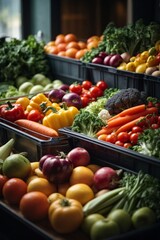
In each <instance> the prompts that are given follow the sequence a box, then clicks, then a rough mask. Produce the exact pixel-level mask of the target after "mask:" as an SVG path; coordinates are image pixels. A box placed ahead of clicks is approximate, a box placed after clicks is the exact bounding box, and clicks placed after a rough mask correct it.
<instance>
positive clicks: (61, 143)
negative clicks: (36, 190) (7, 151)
mask: <svg viewBox="0 0 160 240" xmlns="http://www.w3.org/2000/svg"><path fill="white" fill-rule="evenodd" d="M0 131H1V134H0V145H3V144H5V143H6V142H7V141H9V140H10V139H11V138H13V139H15V144H14V148H13V151H14V152H18V153H20V152H27V158H28V159H29V160H30V161H31V162H34V161H39V159H40V158H41V157H42V156H43V155H45V154H48V153H51V154H57V153H58V152H59V151H69V150H70V149H71V148H70V143H69V139H68V137H66V136H63V135H62V134H61V136H59V137H55V138H51V137H47V136H44V135H41V134H37V133H35V132H33V131H31V130H27V129H25V128H23V127H19V126H17V125H16V124H14V123H11V122H9V121H6V120H4V119H0Z"/></svg>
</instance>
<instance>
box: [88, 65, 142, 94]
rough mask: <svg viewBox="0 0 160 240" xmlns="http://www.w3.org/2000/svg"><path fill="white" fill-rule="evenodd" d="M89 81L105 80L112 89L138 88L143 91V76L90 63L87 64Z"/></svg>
mask: <svg viewBox="0 0 160 240" xmlns="http://www.w3.org/2000/svg"><path fill="white" fill-rule="evenodd" d="M86 68H87V71H88V75H89V79H91V80H92V81H93V83H97V82H98V81H99V80H104V81H105V82H106V83H107V84H108V86H109V87H110V88H119V89H123V88H137V89H138V90H140V91H142V90H143V74H140V73H133V72H129V71H122V70H118V69H116V68H113V67H109V66H104V65H99V64H93V63H88V64H86Z"/></svg>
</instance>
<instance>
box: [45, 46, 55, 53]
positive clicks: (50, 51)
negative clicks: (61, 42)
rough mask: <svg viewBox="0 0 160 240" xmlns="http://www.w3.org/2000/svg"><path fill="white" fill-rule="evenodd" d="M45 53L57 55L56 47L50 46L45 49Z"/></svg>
mask: <svg viewBox="0 0 160 240" xmlns="http://www.w3.org/2000/svg"><path fill="white" fill-rule="evenodd" d="M47 53H50V54H57V53H58V48H57V46H51V47H49V48H48V49H47Z"/></svg>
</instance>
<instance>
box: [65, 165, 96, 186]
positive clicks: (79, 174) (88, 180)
mask: <svg viewBox="0 0 160 240" xmlns="http://www.w3.org/2000/svg"><path fill="white" fill-rule="evenodd" d="M93 177H94V173H93V172H92V170H91V169H89V168H87V167H85V166H78V167H75V168H74V169H73V171H72V174H71V176H70V179H69V181H70V184H71V185H74V184H77V183H85V184H87V185H88V186H92V185H93Z"/></svg>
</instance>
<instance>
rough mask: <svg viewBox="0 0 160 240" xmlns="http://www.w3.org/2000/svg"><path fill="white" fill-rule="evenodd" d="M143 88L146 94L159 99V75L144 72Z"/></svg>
mask: <svg viewBox="0 0 160 240" xmlns="http://www.w3.org/2000/svg"><path fill="white" fill-rule="evenodd" d="M144 90H145V91H146V92H147V94H148V96H152V97H156V98H159V99H160V77H154V76H150V75H146V74H144Z"/></svg>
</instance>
